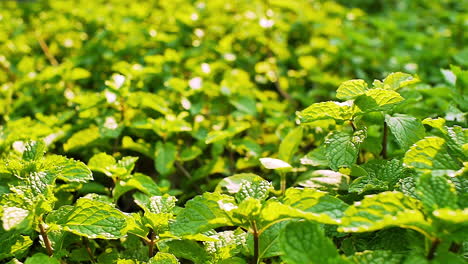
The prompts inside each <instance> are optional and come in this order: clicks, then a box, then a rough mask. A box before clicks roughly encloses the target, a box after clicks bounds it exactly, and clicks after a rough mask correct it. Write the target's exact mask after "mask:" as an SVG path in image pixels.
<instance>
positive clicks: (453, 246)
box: [449, 242, 461, 253]
mask: <svg viewBox="0 0 468 264" xmlns="http://www.w3.org/2000/svg"><path fill="white" fill-rule="evenodd" d="M460 248H461V244H459V243H455V242H452V244H451V245H450V248H449V250H450V252H453V253H458V251H460Z"/></svg>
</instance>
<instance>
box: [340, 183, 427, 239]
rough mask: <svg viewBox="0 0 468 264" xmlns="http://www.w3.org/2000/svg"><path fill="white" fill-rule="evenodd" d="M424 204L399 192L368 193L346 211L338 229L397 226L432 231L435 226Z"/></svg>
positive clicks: (348, 230)
mask: <svg viewBox="0 0 468 264" xmlns="http://www.w3.org/2000/svg"><path fill="white" fill-rule="evenodd" d="M421 207H422V206H421V204H420V202H419V201H418V200H416V199H414V198H411V197H408V196H405V195H404V194H403V193H400V192H383V193H379V194H377V195H368V196H366V197H365V198H364V199H363V200H362V201H360V202H355V204H354V205H353V206H350V207H349V208H348V209H347V210H346V211H345V215H344V217H343V218H342V219H341V225H340V227H339V228H338V231H340V232H369V231H375V230H380V229H384V228H388V227H394V226H398V227H404V228H411V229H415V230H417V231H419V232H422V233H423V234H426V235H427V234H429V235H431V234H432V233H433V230H432V228H431V226H430V223H428V222H427V221H426V220H425V216H424V214H423V213H422V212H421V209H422V208H421Z"/></svg>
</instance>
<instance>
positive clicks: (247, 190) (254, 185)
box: [235, 179, 273, 203]
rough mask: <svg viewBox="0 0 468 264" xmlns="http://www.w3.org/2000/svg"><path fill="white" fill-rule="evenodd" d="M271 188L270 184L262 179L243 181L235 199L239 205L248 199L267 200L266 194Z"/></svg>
mask: <svg viewBox="0 0 468 264" xmlns="http://www.w3.org/2000/svg"><path fill="white" fill-rule="evenodd" d="M272 188H273V187H272V186H271V183H269V182H268V181H265V180H263V179H261V180H253V181H247V180H243V181H242V182H241V184H240V188H239V191H238V192H237V193H236V195H235V197H236V200H237V202H239V203H240V202H242V201H243V200H245V199H247V198H248V197H251V198H254V199H257V200H260V201H264V200H266V198H268V194H269V192H270V190H271V189H272Z"/></svg>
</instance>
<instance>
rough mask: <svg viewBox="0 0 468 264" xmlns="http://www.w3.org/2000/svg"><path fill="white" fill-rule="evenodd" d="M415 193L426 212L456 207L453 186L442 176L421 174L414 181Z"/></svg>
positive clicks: (455, 194) (455, 195)
mask: <svg viewBox="0 0 468 264" xmlns="http://www.w3.org/2000/svg"><path fill="white" fill-rule="evenodd" d="M416 195H417V196H418V198H419V199H420V200H421V202H422V204H423V206H424V208H425V209H426V211H427V212H432V211H435V210H437V209H442V208H449V209H458V206H457V193H456V190H455V186H454V185H453V184H451V183H450V182H449V181H448V180H447V179H446V178H445V177H443V176H435V175H432V174H425V175H421V176H420V177H419V179H418V181H417V183H416Z"/></svg>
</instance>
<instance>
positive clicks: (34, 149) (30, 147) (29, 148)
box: [23, 140, 46, 161]
mask: <svg viewBox="0 0 468 264" xmlns="http://www.w3.org/2000/svg"><path fill="white" fill-rule="evenodd" d="M45 149H46V145H45V143H44V141H42V140H39V141H30V142H28V143H26V146H25V150H24V152H23V160H26V161H36V160H40V159H41V158H42V157H43V156H44V154H45Z"/></svg>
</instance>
